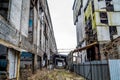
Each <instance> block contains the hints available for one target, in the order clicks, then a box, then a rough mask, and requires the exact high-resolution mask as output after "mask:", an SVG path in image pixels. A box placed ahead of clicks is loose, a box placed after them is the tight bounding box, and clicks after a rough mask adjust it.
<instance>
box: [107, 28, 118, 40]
mask: <svg viewBox="0 0 120 80" xmlns="http://www.w3.org/2000/svg"><path fill="white" fill-rule="evenodd" d="M109 31H110V38H111V39H113V35H117V27H116V26H109Z"/></svg>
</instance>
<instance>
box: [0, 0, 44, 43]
mask: <svg viewBox="0 0 120 80" xmlns="http://www.w3.org/2000/svg"><path fill="white" fill-rule="evenodd" d="M9 3H10V1H9V0H0V15H1V16H2V17H4V19H6V20H7V18H8V8H9ZM33 25H34V10H33V7H31V8H30V14H29V28H28V29H29V30H28V36H29V41H30V42H32V41H33ZM44 31H45V32H46V28H45V29H44Z"/></svg>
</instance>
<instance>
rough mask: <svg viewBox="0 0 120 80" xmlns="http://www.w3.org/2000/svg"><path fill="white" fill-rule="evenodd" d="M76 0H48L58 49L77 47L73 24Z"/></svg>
mask: <svg viewBox="0 0 120 80" xmlns="http://www.w3.org/2000/svg"><path fill="white" fill-rule="evenodd" d="M73 1H74V0H48V4H49V9H50V14H51V18H52V23H53V28H54V34H55V38H56V42H57V47H58V49H61V48H62V49H63V48H75V47H76V32H75V31H76V30H75V26H74V25H73V12H72V6H73Z"/></svg>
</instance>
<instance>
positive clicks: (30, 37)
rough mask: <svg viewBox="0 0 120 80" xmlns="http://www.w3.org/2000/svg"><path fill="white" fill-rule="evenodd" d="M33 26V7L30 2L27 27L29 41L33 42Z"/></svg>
mask: <svg viewBox="0 0 120 80" xmlns="http://www.w3.org/2000/svg"><path fill="white" fill-rule="evenodd" d="M33 26H34V8H33V5H32V2H31V4H30V12H29V28H28V38H29V41H30V42H31V43H32V42H33Z"/></svg>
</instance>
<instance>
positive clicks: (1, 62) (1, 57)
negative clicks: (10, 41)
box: [0, 44, 8, 75]
mask: <svg viewBox="0 0 120 80" xmlns="http://www.w3.org/2000/svg"><path fill="white" fill-rule="evenodd" d="M7 62H8V60H7V47H5V46H3V45H1V44H0V75H1V73H3V72H4V71H7Z"/></svg>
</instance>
